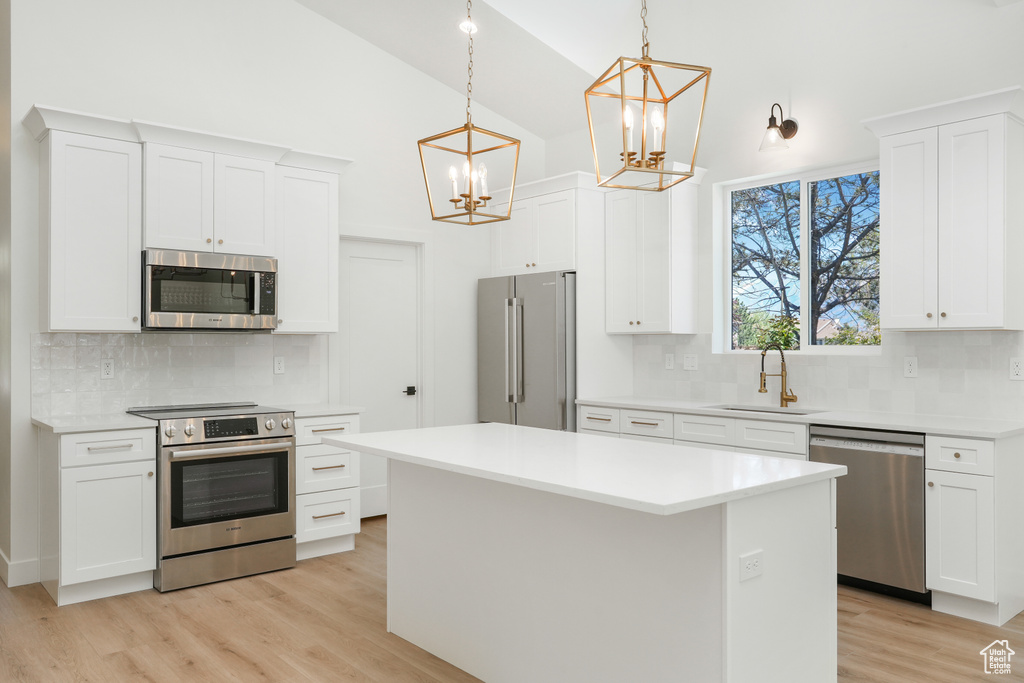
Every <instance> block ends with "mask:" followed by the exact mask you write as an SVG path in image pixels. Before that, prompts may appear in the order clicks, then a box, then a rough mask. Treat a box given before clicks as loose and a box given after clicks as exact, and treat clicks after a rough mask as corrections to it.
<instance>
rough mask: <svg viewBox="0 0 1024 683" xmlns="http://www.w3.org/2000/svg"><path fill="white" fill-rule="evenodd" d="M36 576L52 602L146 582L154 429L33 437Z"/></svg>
mask: <svg viewBox="0 0 1024 683" xmlns="http://www.w3.org/2000/svg"><path fill="white" fill-rule="evenodd" d="M39 475H40V477H39V489H40V501H41V503H42V504H41V505H40V509H39V517H40V523H39V556H40V557H39V565H40V582H41V583H42V584H43V586H44V587H45V588H46V590H47V592H49V594H50V596H51V597H52V598H53V599H54V601H55V602H56V603H57V604H58V605H68V604H73V603H76V602H82V601H85V600H92V599H94V598H100V597H107V596H110V595H117V594H120V593H128V592H132V591H136V590H143V589H147V588H152V587H153V570H154V569H156V430H155V429H152V428H148V429H137V430H121V431H111V432H87V433H74V434H59V435H58V434H54V433H53V432H51V431H49V430H42V429H41V430H40V438H39Z"/></svg>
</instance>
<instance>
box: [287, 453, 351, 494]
mask: <svg viewBox="0 0 1024 683" xmlns="http://www.w3.org/2000/svg"><path fill="white" fill-rule="evenodd" d="M358 485H359V454H358V453H353V452H352V451H346V450H342V449H340V448H336V447H334V446H328V445H327V444H317V445H315V446H299V447H298V448H296V449H295V493H296V494H302V493H314V492H316V491H330V490H332V489H343V488H346V487H348V486H358Z"/></svg>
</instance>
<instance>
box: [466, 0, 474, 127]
mask: <svg viewBox="0 0 1024 683" xmlns="http://www.w3.org/2000/svg"><path fill="white" fill-rule="evenodd" d="M466 21H468V22H469V26H470V29H469V31H468V33H469V67H468V68H467V69H466V71H467V74H468V78H467V80H466V123H473V112H472V110H471V109H470V105H471V104H472V101H473V29H472V26H473V0H466Z"/></svg>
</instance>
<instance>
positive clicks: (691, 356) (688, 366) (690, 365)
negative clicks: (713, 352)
mask: <svg viewBox="0 0 1024 683" xmlns="http://www.w3.org/2000/svg"><path fill="white" fill-rule="evenodd" d="M696 369H697V354H695V353H688V354H686V355H685V356H683V370H696Z"/></svg>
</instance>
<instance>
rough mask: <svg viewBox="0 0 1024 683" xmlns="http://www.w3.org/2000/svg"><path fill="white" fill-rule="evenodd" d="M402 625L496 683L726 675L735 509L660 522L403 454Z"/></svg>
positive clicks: (391, 613) (395, 469)
mask: <svg viewBox="0 0 1024 683" xmlns="http://www.w3.org/2000/svg"><path fill="white" fill-rule="evenodd" d="M389 477H390V481H389V490H390V505H391V507H390V510H389V513H388V623H389V630H390V631H391V632H393V633H395V634H396V635H399V636H401V637H402V638H405V639H406V640H408V641H410V642H412V643H414V644H416V645H418V646H419V647H422V648H423V649H425V650H427V651H428V652H432V653H434V654H435V655H437V656H438V657H441V658H442V659H445V660H447V661H449V662H451V663H453V664H455V665H456V666H458V667H459V668H462V669H464V670H465V671H468V672H469V673H471V674H473V675H475V676H478V677H480V678H482V679H483V680H486V681H488V683H502V682H506V681H507V682H509V683H521V682H522V681H531V682H537V683H540V682H544V681H552V682H555V681H557V682H558V683H570V682H572V681H580V682H586V683H597V682H600V681H614V682H616V683H621V682H622V681H651V682H652V683H653V682H656V681H681V680H687V681H720V680H723V670H722V666H723V657H724V647H723V644H722V635H723V629H724V624H723V619H722V609H723V605H724V596H723V594H722V584H723V578H722V577H723V572H724V570H723V568H722V565H721V558H722V555H723V546H722V543H723V528H722V506H721V505H715V506H711V507H708V508H704V509H700V510H695V511H691V512H686V513H681V514H677V515H671V516H660V515H653V514H648V513H642V512H637V511H634V510H626V509H623V508H618V507H615V506H611V505H604V504H600V503H594V502H591V501H585V500H580V499H576V498H571V497H566V496H560V495H556V494H552V493H547V492H542V491H536V490H533V489H528V488H523V487H520V486H515V485H512V484H507V483H499V482H494V481H490V480H485V479H479V478H476V477H471V476H467V475H462V474H455V473H451V472H447V471H444V470H439V469H434V468H429V467H424V466H420V465H412V464H409V463H403V462H400V461H396V460H391V461H390V467H389Z"/></svg>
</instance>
